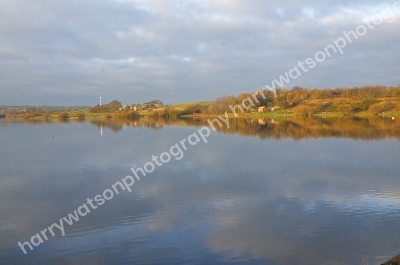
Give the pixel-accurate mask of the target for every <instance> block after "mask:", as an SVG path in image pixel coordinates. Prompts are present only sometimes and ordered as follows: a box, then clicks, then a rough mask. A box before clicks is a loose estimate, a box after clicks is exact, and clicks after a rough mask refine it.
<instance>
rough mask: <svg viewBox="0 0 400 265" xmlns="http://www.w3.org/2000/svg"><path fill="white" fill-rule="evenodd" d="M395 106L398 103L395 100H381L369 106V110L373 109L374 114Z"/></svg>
mask: <svg viewBox="0 0 400 265" xmlns="http://www.w3.org/2000/svg"><path fill="white" fill-rule="evenodd" d="M395 107H396V104H395V103H393V102H380V103H377V104H374V105H372V106H371V107H369V111H371V112H372V113H374V114H378V113H382V112H384V111H388V110H391V109H394V108H395Z"/></svg>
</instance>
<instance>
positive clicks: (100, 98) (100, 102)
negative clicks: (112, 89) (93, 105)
mask: <svg viewBox="0 0 400 265" xmlns="http://www.w3.org/2000/svg"><path fill="white" fill-rule="evenodd" d="M100 106H101V97H100Z"/></svg>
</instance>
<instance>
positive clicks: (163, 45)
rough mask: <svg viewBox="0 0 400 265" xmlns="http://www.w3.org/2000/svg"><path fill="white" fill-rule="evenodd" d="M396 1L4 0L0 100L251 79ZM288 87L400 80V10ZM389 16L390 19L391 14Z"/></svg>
mask: <svg viewBox="0 0 400 265" xmlns="http://www.w3.org/2000/svg"><path fill="white" fill-rule="evenodd" d="M394 3H395V2H394V1H393V0H391V1H386V0H385V1H370V0H362V1H361V0H355V1H351V2H350V1H344V0H335V1H333V0H326V1H316V0H303V1H299V0H287V1H276V0H265V1H261V0H246V1H244V0H241V1H240V0H214V1H212V0H186V1H185V0H177V1H176V0H86V1H78V0H68V1H66V0H60V1H52V0H32V1H23V0H12V1H9V0H0V105H3V104H5V105H27V104H30V105H33V104H35V103H36V102H37V103H38V104H39V105H95V104H97V103H98V101H99V96H103V102H108V101H111V100H113V99H117V100H119V101H121V102H123V103H133V102H144V101H148V100H151V99H161V100H162V101H164V102H165V103H167V104H172V103H178V102H187V101H203V100H213V99H215V98H217V97H219V96H222V95H226V94H238V93H240V92H245V91H246V92H250V91H255V90H257V89H259V88H261V87H263V86H264V85H266V84H271V82H272V81H273V80H274V79H275V78H277V77H279V76H280V75H282V74H285V72H287V71H288V70H290V69H292V68H293V67H295V66H297V64H298V62H299V61H304V60H305V59H307V58H309V57H314V55H315V53H316V52H318V51H320V50H323V49H324V48H325V47H326V46H327V45H329V44H333V43H334V41H335V40H337V39H338V38H339V37H343V31H350V30H355V29H356V28H357V26H359V25H361V24H363V25H365V24H364V22H365V21H369V20H371V19H372V18H374V16H375V15H379V14H381V12H382V11H383V10H384V9H385V8H390V9H389V10H392V12H393V13H394V12H396V10H395V9H394V8H393V7H392V4H394ZM384 14H385V15H386V16H385V17H384V18H383V22H382V23H380V24H379V25H376V26H375V27H374V28H373V29H370V28H368V31H367V33H366V34H365V35H364V36H362V37H360V38H359V39H358V40H355V41H353V43H351V44H348V45H347V46H346V47H345V49H344V54H343V55H341V54H339V53H337V54H333V56H332V57H331V58H328V59H326V60H325V61H324V62H321V63H318V65H317V66H316V67H315V68H313V69H310V70H309V71H308V72H307V73H303V74H302V76H301V77H299V78H297V79H296V80H291V82H290V83H289V84H287V85H286V87H288V88H291V87H292V86H295V85H300V86H303V87H309V88H314V87H320V88H324V87H343V86H361V85H366V84H374V85H378V84H380V85H397V84H399V83H400V74H399V71H398V62H399V61H400V53H399V50H400V35H399V34H398V29H399V25H400V19H399V18H400V13H397V14H396V17H395V18H396V19H394V21H393V19H392V18H391V14H390V12H389V11H386V12H385V13H384ZM389 21H391V22H392V23H389Z"/></svg>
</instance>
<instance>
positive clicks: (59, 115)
mask: <svg viewBox="0 0 400 265" xmlns="http://www.w3.org/2000/svg"><path fill="white" fill-rule="evenodd" d="M58 118H59V119H68V118H69V114H68V113H67V112H61V113H59V114H58Z"/></svg>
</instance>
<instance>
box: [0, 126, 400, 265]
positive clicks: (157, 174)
mask: <svg viewBox="0 0 400 265" xmlns="http://www.w3.org/2000/svg"><path fill="white" fill-rule="evenodd" d="M206 124H207V123H206V122H205V121H204V120H175V121H171V120H168V121H163V120H137V121H118V122H115V121H114V122H112V121H97V122H80V123H78V122H64V123H62V122H56V123H48V124H45V123H34V122H31V123H26V122H22V121H16V120H2V121H0V148H1V149H0V263H1V264H165V265H166V264H233V263H237V264H274V265H275V264H276V265H281V264H282V265H284V264H301V265H302V264H304V265H305V264H307V265H309V264H380V262H383V261H385V260H388V259H389V258H390V257H391V256H393V255H395V254H399V253H400V237H399V236H398V231H400V221H399V220H400V189H399V187H400V166H399V157H400V142H399V141H400V124H399V121H398V120H392V119H383V118H374V119H360V118H358V119H323V118H321V119H297V120H266V119H246V120H231V121H230V125H231V126H230V127H229V128H227V127H226V126H225V127H223V128H217V129H218V130H217V132H212V133H211V135H210V136H209V137H208V138H207V140H208V143H204V142H203V141H201V142H199V143H197V144H196V145H193V146H191V145H188V148H187V150H185V151H184V152H183V154H184V155H183V158H182V159H181V160H179V161H178V160H175V159H172V160H171V161H170V162H168V163H166V164H163V165H162V166H157V167H156V169H155V171H154V172H152V173H150V174H147V176H145V177H142V178H141V179H140V180H139V181H137V182H136V183H135V184H134V185H133V186H132V192H130V193H129V192H127V191H126V190H125V191H123V192H121V193H120V194H118V195H115V196H114V197H113V198H112V199H110V200H109V201H106V202H105V203H104V205H101V206H98V208H97V209H95V210H93V209H92V210H91V212H90V213H89V214H87V215H86V216H84V217H80V220H79V221H77V222H74V224H73V225H71V226H70V225H67V224H65V235H64V236H61V234H60V232H59V230H57V229H55V230H54V231H55V234H56V236H54V237H53V236H49V240H44V242H43V243H42V244H40V245H39V246H35V247H34V248H33V250H32V251H31V250H28V249H27V250H28V251H27V254H26V255H25V254H24V253H23V252H22V250H21V248H20V247H19V246H18V242H25V241H30V239H31V237H32V236H34V235H35V234H36V233H40V231H41V230H43V229H44V228H46V227H48V226H50V225H51V224H53V223H54V222H58V221H59V219H60V218H62V217H65V216H67V215H68V214H69V213H70V212H73V211H74V210H76V209H77V208H78V207H79V206H81V205H82V204H83V203H85V202H86V200H87V198H94V196H96V195H98V194H101V193H102V192H103V191H104V190H105V189H109V188H110V187H111V185H112V184H114V183H115V182H116V181H120V180H121V179H122V178H124V177H125V176H127V175H132V172H131V171H130V168H131V167H134V168H137V167H143V165H144V164H145V163H147V162H149V161H151V158H152V155H157V156H159V155H160V154H161V153H163V152H166V151H169V148H170V147H171V146H172V145H174V144H176V143H179V141H181V140H182V139H187V138H188V136H189V135H191V134H193V133H195V132H197V130H199V129H200V128H201V127H202V126H205V125H206Z"/></svg>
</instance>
